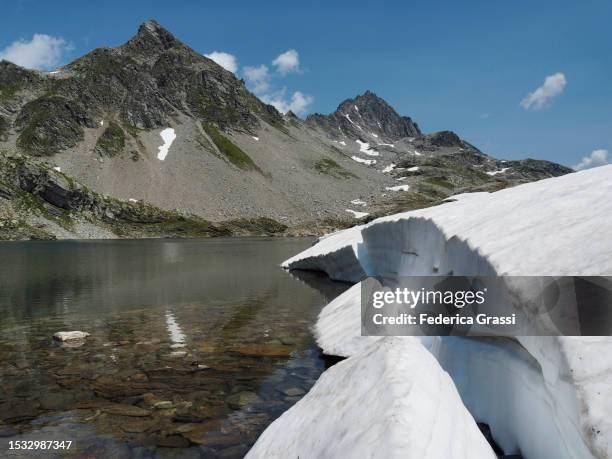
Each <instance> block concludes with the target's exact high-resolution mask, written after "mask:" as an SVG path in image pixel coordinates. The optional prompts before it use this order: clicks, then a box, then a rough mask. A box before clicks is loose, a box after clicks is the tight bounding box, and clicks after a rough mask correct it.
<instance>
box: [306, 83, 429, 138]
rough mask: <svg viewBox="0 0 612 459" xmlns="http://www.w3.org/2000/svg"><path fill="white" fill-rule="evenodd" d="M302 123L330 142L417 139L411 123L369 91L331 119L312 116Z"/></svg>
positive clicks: (417, 132) (341, 107) (348, 102)
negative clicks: (346, 138)
mask: <svg viewBox="0 0 612 459" xmlns="http://www.w3.org/2000/svg"><path fill="white" fill-rule="evenodd" d="M306 121H307V123H308V124H309V125H310V126H311V127H318V128H320V129H323V130H324V131H326V133H327V134H328V135H329V137H331V138H333V139H339V138H341V137H349V138H366V137H367V136H373V137H375V138H378V139H381V140H386V141H391V142H392V141H396V140H399V139H402V138H406V137H418V136H420V135H421V131H420V129H419V127H418V125H417V124H416V123H415V122H413V121H412V119H410V118H409V117H406V116H400V115H399V114H398V113H397V112H396V111H395V110H394V109H393V107H391V106H390V105H389V104H388V103H387V102H386V101H385V100H384V99H382V98H380V97H378V96H377V95H376V94H375V93H374V92H372V91H366V92H365V93H363V94H361V95H358V96H356V97H355V98H352V99H346V100H345V101H344V102H342V103H341V104H340V105H339V106H338V108H337V109H336V111H335V112H334V113H332V114H331V115H327V116H326V115H320V114H314V115H311V116H309V117H308V118H307V120H306Z"/></svg>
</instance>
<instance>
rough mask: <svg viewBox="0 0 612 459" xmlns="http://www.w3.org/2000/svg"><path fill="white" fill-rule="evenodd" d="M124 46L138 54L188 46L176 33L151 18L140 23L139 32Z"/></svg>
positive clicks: (155, 52)
mask: <svg viewBox="0 0 612 459" xmlns="http://www.w3.org/2000/svg"><path fill="white" fill-rule="evenodd" d="M123 48H125V49H127V50H130V51H132V52H135V53H136V54H144V55H146V54H147V53H148V54H157V53H160V52H164V51H166V50H168V49H171V48H186V46H185V45H184V44H183V43H182V42H181V41H180V40H178V39H177V38H176V37H175V36H174V35H172V34H171V33H170V32H168V31H167V30H166V29H164V28H163V27H162V26H161V25H159V23H158V22H157V21H155V20H153V19H150V20H148V21H146V22H144V23H142V24H141V25H140V27H139V28H138V32H137V33H136V35H134V37H132V38H131V39H130V40H129V41H128V42H127V43H126V44H125V45H124V46H123Z"/></svg>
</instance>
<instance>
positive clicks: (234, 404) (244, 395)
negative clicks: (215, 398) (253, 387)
mask: <svg viewBox="0 0 612 459" xmlns="http://www.w3.org/2000/svg"><path fill="white" fill-rule="evenodd" d="M226 401H227V404H228V405H229V406H230V407H231V408H234V409H240V408H242V407H244V406H246V405H250V404H251V403H257V402H259V401H261V400H260V398H259V397H258V396H257V394H256V393H255V392H249V391H246V390H244V391H242V392H238V393H237V394H234V395H230V396H229V397H228V398H227V400H226Z"/></svg>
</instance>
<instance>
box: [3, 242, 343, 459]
mask: <svg viewBox="0 0 612 459" xmlns="http://www.w3.org/2000/svg"><path fill="white" fill-rule="evenodd" d="M311 242H312V241H311V240H309V239H279V238H274V239H261V238H260V239H251V238H234V239H206V240H146V241H110V242H107V241H104V242H97V241H96V242H27V243H4V244H0V448H1V451H2V452H1V453H0V454H5V453H8V454H7V455H8V456H9V457H12V456H15V457H32V456H38V455H40V456H45V457H54V456H57V457H65V456H86V457H187V458H191V457H242V456H243V455H244V454H245V452H246V450H247V449H248V447H249V446H250V445H251V444H252V443H254V441H255V440H256V439H257V437H258V436H259V434H260V433H261V432H262V431H263V430H264V429H265V427H266V426H267V425H268V424H269V423H270V422H272V421H273V420H274V419H275V418H276V417H278V416H279V415H280V414H282V412H284V411H285V410H286V409H288V408H289V407H290V406H291V405H292V404H294V403H295V402H296V401H297V400H299V398H300V397H301V396H302V395H303V394H304V393H305V392H306V391H307V390H308V389H309V388H310V387H311V386H312V384H314V382H315V381H316V379H317V378H318V376H319V375H320V373H321V372H322V371H323V370H324V369H325V365H326V363H325V361H324V360H323V359H322V357H321V355H320V353H319V350H318V348H317V347H316V345H315V343H314V341H313V338H312V336H311V334H310V327H311V326H312V324H313V323H314V320H315V318H316V316H317V314H318V312H319V311H320V309H321V307H322V306H323V305H324V304H325V303H326V302H328V301H329V300H331V299H332V298H333V297H335V296H337V295H338V294H340V293H341V292H342V291H343V290H344V289H346V287H347V286H346V285H344V284H337V283H333V282H331V281H329V280H327V279H326V278H325V277H323V276H317V275H314V274H313V275H305V276H306V277H303V278H302V279H301V280H300V279H297V278H295V277H294V276H292V275H290V274H288V273H286V272H284V271H283V270H281V269H280V268H279V264H280V262H281V261H283V260H284V259H286V258H288V257H290V256H291V255H293V254H295V253H297V252H299V251H301V250H303V249H305V248H306V247H308V246H309V245H310V244H311ZM62 330H64V331H66V330H82V331H86V332H88V333H90V334H91V336H90V337H89V338H88V339H87V340H86V342H85V343H84V344H83V345H82V346H77V347H67V346H61V345H59V344H58V343H56V342H54V341H53V340H52V335H53V333H55V332H57V331H62ZM15 440H72V441H73V444H72V445H71V448H70V449H69V450H58V451H51V452H50V451H40V452H38V453H37V452H36V451H27V452H25V453H24V452H19V451H8V450H7V448H8V444H9V441H15Z"/></svg>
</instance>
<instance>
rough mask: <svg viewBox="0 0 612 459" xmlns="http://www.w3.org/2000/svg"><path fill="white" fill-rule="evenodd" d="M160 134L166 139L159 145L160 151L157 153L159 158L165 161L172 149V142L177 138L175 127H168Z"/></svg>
mask: <svg viewBox="0 0 612 459" xmlns="http://www.w3.org/2000/svg"><path fill="white" fill-rule="evenodd" d="M159 135H160V137H161V138H162V140H163V141H164V143H163V144H162V145H161V146H159V147H158V150H159V152H158V153H157V159H159V160H160V161H163V160H165V159H166V156H167V155H168V151H169V150H170V147H171V146H172V142H174V139H176V133H175V132H174V129H172V128H166V129H164V130H163V131H161V132H160V133H159Z"/></svg>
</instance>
